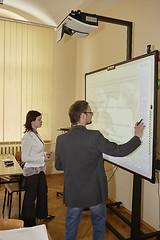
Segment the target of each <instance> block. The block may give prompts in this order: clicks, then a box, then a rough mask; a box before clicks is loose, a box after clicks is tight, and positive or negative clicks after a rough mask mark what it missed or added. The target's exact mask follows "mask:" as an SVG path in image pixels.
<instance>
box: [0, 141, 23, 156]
mask: <svg viewBox="0 0 160 240" xmlns="http://www.w3.org/2000/svg"><path fill="white" fill-rule="evenodd" d="M16 152H21V143H7V144H4V143H0V154H13V155H15V154H16Z"/></svg>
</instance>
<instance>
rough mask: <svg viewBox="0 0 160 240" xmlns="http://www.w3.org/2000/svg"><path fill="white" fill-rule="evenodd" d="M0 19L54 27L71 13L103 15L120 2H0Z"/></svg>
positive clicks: (73, 0)
mask: <svg viewBox="0 0 160 240" xmlns="http://www.w3.org/2000/svg"><path fill="white" fill-rule="evenodd" d="M1 1H3V5H1V4H0V17H5V18H13V19H18V20H23V21H30V22H35V23H40V24H46V25H51V26H54V27H56V26H57V25H58V24H59V23H60V22H61V21H63V19H64V18H65V17H66V16H67V15H68V14H69V13H70V12H71V10H74V11H76V10H81V11H82V12H87V13H92V14H97V15H103V13H105V12H106V11H107V10H108V9H110V8H111V7H113V6H114V5H115V4H117V3H118V2H119V1H120V0H0V2H1Z"/></svg>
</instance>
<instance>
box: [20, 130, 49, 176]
mask: <svg viewBox="0 0 160 240" xmlns="http://www.w3.org/2000/svg"><path fill="white" fill-rule="evenodd" d="M37 135H38V136H36V134H35V133H34V132H32V131H28V132H26V133H25V134H24V136H23V138H22V140H21V143H22V161H23V162H25V165H24V168H23V175H24V176H30V175H33V174H38V173H39V172H40V171H45V161H44V159H45V155H46V152H44V141H43V139H42V138H41V136H40V135H39V134H37Z"/></svg>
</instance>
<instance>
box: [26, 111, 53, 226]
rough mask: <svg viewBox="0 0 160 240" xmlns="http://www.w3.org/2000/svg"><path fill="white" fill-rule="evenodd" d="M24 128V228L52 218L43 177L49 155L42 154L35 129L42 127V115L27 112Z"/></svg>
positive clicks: (44, 177)
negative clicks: (37, 220) (39, 220)
mask: <svg viewBox="0 0 160 240" xmlns="http://www.w3.org/2000/svg"><path fill="white" fill-rule="evenodd" d="M24 126H25V132H24V136H23V138H22V141H21V142H22V161H23V162H25V165H24V168H23V175H24V177H25V195H24V200H23V207H22V219H23V220H24V226H25V227H31V226H35V225H36V218H38V219H53V218H54V216H51V215H48V206H47V182H46V176H45V168H46V167H45V163H46V162H47V161H49V160H50V159H51V153H46V152H44V141H43V140H42V138H41V136H40V135H39V134H38V132H37V128H40V127H41V126H42V114H41V113H40V112H38V111H33V110H31V111H29V112H28V113H27V116H26V122H25V124H24ZM35 200H36V206H35Z"/></svg>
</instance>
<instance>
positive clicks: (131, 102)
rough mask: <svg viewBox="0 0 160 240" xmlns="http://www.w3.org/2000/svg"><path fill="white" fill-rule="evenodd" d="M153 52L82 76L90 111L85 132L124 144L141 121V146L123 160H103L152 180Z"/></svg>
mask: <svg viewBox="0 0 160 240" xmlns="http://www.w3.org/2000/svg"><path fill="white" fill-rule="evenodd" d="M157 66H158V60H157V51H155V52H152V53H150V54H147V55H143V56H141V57H138V58H135V59H132V60H130V61H128V62H123V63H119V64H116V65H113V66H110V67H107V68H105V69H101V70H98V71H95V72H91V73H88V74H86V101H87V102H88V103H89V104H90V106H91V109H92V111H93V112H94V115H93V119H92V124H91V125H88V129H94V130H100V131H101V132H102V134H103V135H104V136H105V137H106V138H108V139H109V140H110V141H113V142H116V143H118V144H123V143H125V142H127V141H128V140H129V139H130V138H132V137H133V135H134V126H135V123H136V122H137V121H139V120H140V119H143V121H144V123H145V126H146V127H145V130H144V133H143V136H142V139H141V140H142V144H141V146H140V147H139V148H138V149H137V150H136V151H134V152H133V153H131V154H130V155H128V156H126V157H120V158H119V157H111V156H108V155H105V154H104V159H106V160H108V161H109V162H111V163H113V164H115V165H118V166H120V167H122V168H124V169H126V170H128V171H131V172H133V173H138V174H140V175H141V176H142V177H144V178H146V179H147V180H150V181H154V160H155V138H156V136H155V135H156V118H157V116H156V115H157V111H156V108H157V82H158V77H157V72H158V70H157V68H158V67H157Z"/></svg>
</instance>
